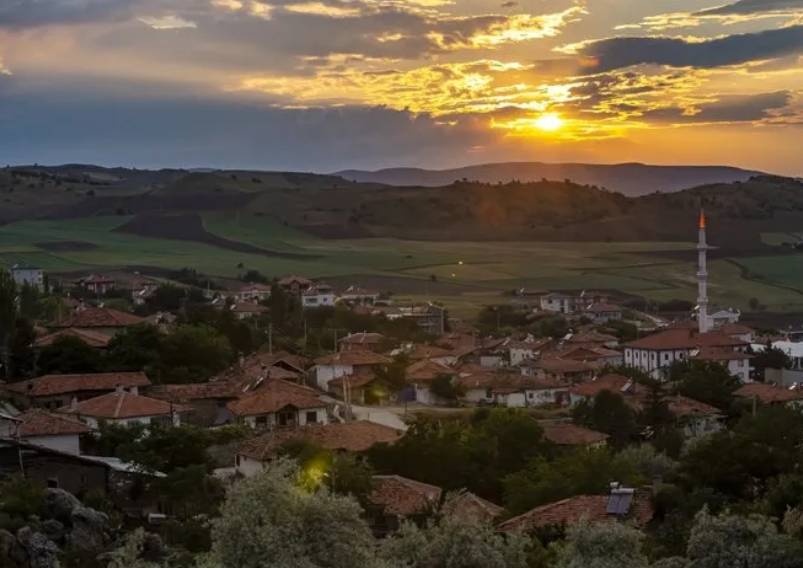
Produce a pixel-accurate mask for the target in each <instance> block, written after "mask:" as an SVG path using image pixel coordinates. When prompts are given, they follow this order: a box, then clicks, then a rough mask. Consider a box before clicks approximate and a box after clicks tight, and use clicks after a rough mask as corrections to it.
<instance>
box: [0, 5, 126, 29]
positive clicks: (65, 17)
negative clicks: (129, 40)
mask: <svg viewBox="0 0 803 568" xmlns="http://www.w3.org/2000/svg"><path fill="white" fill-rule="evenodd" d="M132 3H133V2H132V0H0V28H2V27H6V28H18V27H19V28H25V27H36V26H45V25H51V24H71V23H80V22H90V21H105V20H114V19H118V18H125V17H127V16H129V15H130V10H129V9H130V6H131V4H132Z"/></svg>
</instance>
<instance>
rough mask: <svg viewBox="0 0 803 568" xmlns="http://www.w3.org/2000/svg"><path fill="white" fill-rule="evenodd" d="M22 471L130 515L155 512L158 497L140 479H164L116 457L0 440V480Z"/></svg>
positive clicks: (42, 482)
mask: <svg viewBox="0 0 803 568" xmlns="http://www.w3.org/2000/svg"><path fill="white" fill-rule="evenodd" d="M23 471H24V472H25V477H27V478H28V479H30V480H32V481H34V482H35V483H37V484H39V485H41V486H43V487H48V488H52V489H63V490H65V491H68V492H69V493H72V494H73V495H76V496H77V497H79V498H81V497H83V496H84V495H86V494H87V493H89V492H90V491H91V492H96V493H100V494H101V495H105V496H107V497H108V498H109V499H110V500H111V501H112V502H113V503H114V504H115V506H116V507H118V508H120V510H122V511H124V512H125V513H127V514H130V515H132V516H142V515H143V514H145V513H147V512H155V511H156V510H157V503H158V496H154V495H153V494H149V493H148V492H146V493H145V494H143V492H142V490H141V488H142V487H143V485H146V484H144V483H143V480H146V479H148V478H154V477H164V474H163V473H160V472H146V471H144V470H142V468H140V467H138V466H136V465H134V464H129V463H125V462H123V461H121V460H119V459H117V458H112V457H103V456H88V455H82V454H75V453H70V452H63V451H59V450H56V449H53V448H49V447H46V446H41V445H36V444H31V443H29V442H27V441H25V440H15V439H10V438H0V478H2V477H6V476H10V475H18V474H20V473H21V472H23Z"/></svg>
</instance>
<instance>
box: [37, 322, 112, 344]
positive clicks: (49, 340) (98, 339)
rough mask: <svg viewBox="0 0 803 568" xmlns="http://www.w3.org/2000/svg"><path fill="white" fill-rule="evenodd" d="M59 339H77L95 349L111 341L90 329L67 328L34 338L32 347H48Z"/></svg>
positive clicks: (102, 334) (104, 335) (106, 336)
mask: <svg viewBox="0 0 803 568" xmlns="http://www.w3.org/2000/svg"><path fill="white" fill-rule="evenodd" d="M61 337H77V338H78V339H80V340H81V341H83V342H84V343H86V344H87V345H89V346H90V347H95V348H96V349H102V348H104V347H107V346H108V345H109V342H110V341H111V337H109V336H108V335H106V334H104V333H99V332H97V331H92V330H91V329H81V328H75V327H68V328H64V329H60V330H59V331H56V332H54V333H49V334H47V335H43V336H42V337H38V338H36V341H34V342H33V345H34V347H47V346H48V345H53V342H54V341H56V340H57V339H59V338H61Z"/></svg>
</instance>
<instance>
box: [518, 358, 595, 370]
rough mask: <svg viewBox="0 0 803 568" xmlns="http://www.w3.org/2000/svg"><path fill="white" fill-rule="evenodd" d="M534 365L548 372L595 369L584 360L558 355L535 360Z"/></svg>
mask: <svg viewBox="0 0 803 568" xmlns="http://www.w3.org/2000/svg"><path fill="white" fill-rule="evenodd" d="M533 367H535V368H536V369H542V370H543V371H544V372H547V373H554V374H559V373H585V372H589V371H593V370H594V369H595V367H594V366H593V365H590V364H589V363H586V362H584V361H576V360H574V359H560V358H557V357H550V358H542V359H538V360H537V361H535V363H534V364H533Z"/></svg>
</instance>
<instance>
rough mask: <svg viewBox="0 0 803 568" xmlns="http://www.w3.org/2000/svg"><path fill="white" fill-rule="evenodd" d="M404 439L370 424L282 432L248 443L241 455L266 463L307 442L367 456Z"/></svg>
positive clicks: (272, 433) (244, 444)
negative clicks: (290, 445)
mask: <svg viewBox="0 0 803 568" xmlns="http://www.w3.org/2000/svg"><path fill="white" fill-rule="evenodd" d="M402 435H403V433H402V432H400V431H399V430H396V429H394V428H389V427H387V426H383V425H381V424H376V423H374V422H367V421H357V422H347V423H336V424H322V425H318V424H316V425H309V426H303V427H301V428H288V429H279V430H275V431H272V432H268V433H266V434H262V435H261V436H257V437H256V438H251V439H250V440H246V441H245V442H243V444H242V445H241V446H240V448H239V450H238V453H239V454H241V455H244V456H247V457H250V458H253V459H255V460H259V461H263V460H266V459H269V458H270V457H272V456H273V455H274V454H275V453H276V451H277V450H278V449H279V448H280V447H281V446H282V445H284V444H286V443H287V442H291V441H304V442H307V443H309V444H313V445H315V446H317V447H319V448H322V449H324V450H332V451H338V450H342V451H347V452H364V451H366V450H368V449H369V448H371V447H373V446H374V445H375V444H383V443H384V444H392V443H394V442H396V441H397V440H398V439H399V438H401V437H402Z"/></svg>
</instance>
